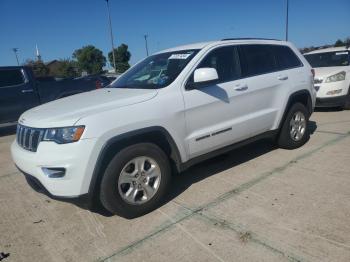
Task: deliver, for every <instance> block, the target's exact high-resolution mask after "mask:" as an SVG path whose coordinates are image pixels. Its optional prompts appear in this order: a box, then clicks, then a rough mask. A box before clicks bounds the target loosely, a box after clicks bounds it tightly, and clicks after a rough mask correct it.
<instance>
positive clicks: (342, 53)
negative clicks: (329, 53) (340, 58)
mask: <svg viewBox="0 0 350 262" xmlns="http://www.w3.org/2000/svg"><path fill="white" fill-rule="evenodd" d="M335 54H336V55H347V54H348V52H336V53H335Z"/></svg>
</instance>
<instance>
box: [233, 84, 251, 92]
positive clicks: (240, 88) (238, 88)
mask: <svg viewBox="0 0 350 262" xmlns="http://www.w3.org/2000/svg"><path fill="white" fill-rule="evenodd" d="M247 89H248V86H247V85H239V84H238V85H236V87H235V90H236V91H245V90H247Z"/></svg>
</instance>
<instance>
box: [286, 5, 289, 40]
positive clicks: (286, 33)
mask: <svg viewBox="0 0 350 262" xmlns="http://www.w3.org/2000/svg"><path fill="white" fill-rule="evenodd" d="M288 16H289V0H287V14H286V41H288V18H289V17H288Z"/></svg>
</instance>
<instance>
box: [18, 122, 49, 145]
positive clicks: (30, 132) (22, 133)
mask: <svg viewBox="0 0 350 262" xmlns="http://www.w3.org/2000/svg"><path fill="white" fill-rule="evenodd" d="M44 134H45V130H44V129H41V128H31V127H27V126H22V125H18V126H17V134H16V137H17V143H18V145H19V146H20V147H22V148H24V149H26V150H29V151H31V152H36V150H37V148H38V146H39V143H40V142H41V141H42V140H43V137H44Z"/></svg>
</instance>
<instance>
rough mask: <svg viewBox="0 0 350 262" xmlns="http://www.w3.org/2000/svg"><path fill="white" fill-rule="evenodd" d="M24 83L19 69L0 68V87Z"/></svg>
mask: <svg viewBox="0 0 350 262" xmlns="http://www.w3.org/2000/svg"><path fill="white" fill-rule="evenodd" d="M23 83H24V78H23V75H22V72H21V70H19V69H5V70H0V87H5V86H15V85H20V84H23Z"/></svg>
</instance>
